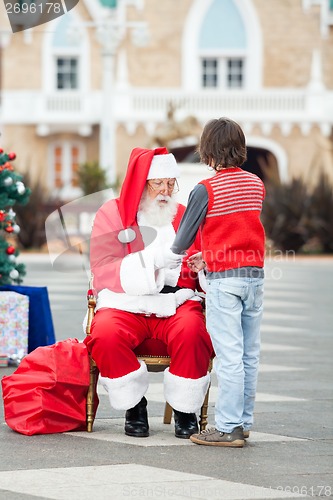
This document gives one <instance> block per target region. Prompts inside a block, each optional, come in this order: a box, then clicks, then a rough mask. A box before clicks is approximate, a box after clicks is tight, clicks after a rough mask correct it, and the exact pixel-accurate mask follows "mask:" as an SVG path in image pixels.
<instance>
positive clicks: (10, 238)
mask: <svg viewBox="0 0 333 500" xmlns="http://www.w3.org/2000/svg"><path fill="white" fill-rule="evenodd" d="M15 158H16V154H15V153H8V154H7V153H4V151H3V149H1V148H0V285H11V284H14V283H16V284H20V283H22V277H23V276H24V275H25V274H26V273H25V265H24V264H21V263H20V264H17V262H16V258H17V256H18V255H19V250H18V248H17V243H16V240H17V234H18V233H19V231H20V227H19V225H18V224H17V223H16V219H15V215H16V214H15V212H14V210H13V208H12V207H13V205H15V203H19V204H21V205H24V204H26V203H27V202H28V200H29V196H30V192H31V191H30V189H28V188H26V187H25V185H24V183H23V182H22V176H21V175H19V174H17V173H16V172H15V170H14V168H13V166H12V164H11V163H10V162H11V161H12V160H15Z"/></svg>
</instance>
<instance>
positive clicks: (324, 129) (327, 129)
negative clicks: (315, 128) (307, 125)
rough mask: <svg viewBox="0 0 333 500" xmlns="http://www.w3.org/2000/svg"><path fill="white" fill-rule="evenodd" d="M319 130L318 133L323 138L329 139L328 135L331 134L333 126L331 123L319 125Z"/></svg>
mask: <svg viewBox="0 0 333 500" xmlns="http://www.w3.org/2000/svg"><path fill="white" fill-rule="evenodd" d="M319 128H320V132H321V133H322V134H323V135H324V136H325V137H330V135H331V134H332V130H333V126H332V124H331V123H321V124H320V126H319Z"/></svg>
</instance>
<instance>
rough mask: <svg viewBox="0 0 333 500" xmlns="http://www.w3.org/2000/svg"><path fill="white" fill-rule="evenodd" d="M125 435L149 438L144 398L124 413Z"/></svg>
mask: <svg viewBox="0 0 333 500" xmlns="http://www.w3.org/2000/svg"><path fill="white" fill-rule="evenodd" d="M125 434H126V436H133V437H148V436H149V425H148V414H147V400H146V398H145V397H143V398H142V399H141V401H140V402H139V403H138V404H137V405H136V406H134V407H133V408H130V409H129V410H127V411H126V415H125Z"/></svg>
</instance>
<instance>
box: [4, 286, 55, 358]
mask: <svg viewBox="0 0 333 500" xmlns="http://www.w3.org/2000/svg"><path fill="white" fill-rule="evenodd" d="M0 292H16V293H19V294H21V295H26V296H27V297H29V334H28V352H31V351H33V350H34V349H36V348H37V347H40V346H47V345H52V344H54V343H55V341H56V340H55V335H54V327H53V321H52V314H51V307H50V301H49V296H48V292H47V287H40V286H22V285H2V286H0ZM0 350H1V349H0Z"/></svg>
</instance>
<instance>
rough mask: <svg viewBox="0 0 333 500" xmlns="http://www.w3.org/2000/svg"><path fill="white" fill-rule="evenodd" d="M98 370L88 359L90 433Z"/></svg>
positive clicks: (88, 422) (88, 418)
mask: <svg viewBox="0 0 333 500" xmlns="http://www.w3.org/2000/svg"><path fill="white" fill-rule="evenodd" d="M98 373H99V372H98V368H97V366H96V363H95V361H94V360H93V359H92V358H91V357H90V378H89V389H88V393H87V410H86V411H87V431H88V432H92V430H93V424H94V420H95V393H96V385H97V378H98Z"/></svg>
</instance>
